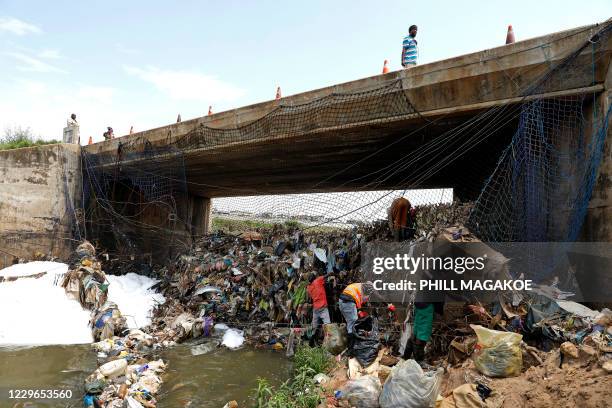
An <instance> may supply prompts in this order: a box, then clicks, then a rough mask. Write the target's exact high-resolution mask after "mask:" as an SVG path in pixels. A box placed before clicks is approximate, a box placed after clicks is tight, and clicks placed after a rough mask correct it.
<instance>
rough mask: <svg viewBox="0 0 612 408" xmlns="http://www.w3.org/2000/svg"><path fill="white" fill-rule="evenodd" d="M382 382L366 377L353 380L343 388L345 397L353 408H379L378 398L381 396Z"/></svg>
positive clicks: (372, 377) (376, 378) (370, 376)
mask: <svg viewBox="0 0 612 408" xmlns="http://www.w3.org/2000/svg"><path fill="white" fill-rule="evenodd" d="M380 390H381V386H380V380H379V379H378V377H375V376H372V375H366V376H363V377H360V378H357V379H356V380H351V381H349V382H347V383H346V385H345V386H344V387H343V390H342V392H343V394H344V395H343V397H342V398H344V399H346V400H347V401H348V402H349V404H350V405H351V407H355V408H379V407H380V405H379V404H378V397H379V395H380Z"/></svg>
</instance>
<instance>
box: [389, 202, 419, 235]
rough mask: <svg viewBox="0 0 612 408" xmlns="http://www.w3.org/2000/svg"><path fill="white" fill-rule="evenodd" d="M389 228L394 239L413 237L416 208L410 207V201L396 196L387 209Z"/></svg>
mask: <svg viewBox="0 0 612 408" xmlns="http://www.w3.org/2000/svg"><path fill="white" fill-rule="evenodd" d="M388 215H389V228H391V232H392V233H393V239H394V240H395V241H398V242H399V241H404V240H407V239H412V238H414V233H415V226H416V209H414V208H412V205H411V204H410V201H408V200H407V199H406V198H404V197H398V198H396V199H395V200H393V202H392V203H391V207H390V208H389V211H388Z"/></svg>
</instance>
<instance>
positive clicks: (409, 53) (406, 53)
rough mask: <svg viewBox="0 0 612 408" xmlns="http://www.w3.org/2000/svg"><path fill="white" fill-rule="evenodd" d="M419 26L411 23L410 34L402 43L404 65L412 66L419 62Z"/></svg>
mask: <svg viewBox="0 0 612 408" xmlns="http://www.w3.org/2000/svg"><path fill="white" fill-rule="evenodd" d="M416 35H417V26H416V25H411V26H410V28H409V29H408V35H407V36H406V37H404V42H403V44H402V67H404V68H411V67H414V66H415V65H416V64H417V57H418V54H419V50H418V48H417V40H416V38H415V37H416Z"/></svg>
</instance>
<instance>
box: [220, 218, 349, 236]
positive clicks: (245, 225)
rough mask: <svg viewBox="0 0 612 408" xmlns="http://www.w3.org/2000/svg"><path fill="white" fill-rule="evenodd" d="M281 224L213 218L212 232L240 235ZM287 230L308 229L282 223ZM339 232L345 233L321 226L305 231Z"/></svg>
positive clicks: (337, 229) (303, 225)
mask: <svg viewBox="0 0 612 408" xmlns="http://www.w3.org/2000/svg"><path fill="white" fill-rule="evenodd" d="M278 224H279V223H274V222H269V221H262V220H239V219H232V218H224V217H213V219H212V228H211V231H212V232H217V231H223V232H227V233H239V232H245V231H253V230H255V229H258V228H262V229H272V228H274V226H275V225H278ZM280 224H281V225H282V226H284V227H285V228H298V229H304V228H307V226H306V225H305V224H302V223H301V222H299V221H297V220H287V221H284V222H283V223H280ZM338 231H344V230H341V229H340V228H337V227H329V226H326V225H319V226H316V227H312V228H308V229H307V230H306V231H305V234H306V235H308V234H320V233H336V232H338Z"/></svg>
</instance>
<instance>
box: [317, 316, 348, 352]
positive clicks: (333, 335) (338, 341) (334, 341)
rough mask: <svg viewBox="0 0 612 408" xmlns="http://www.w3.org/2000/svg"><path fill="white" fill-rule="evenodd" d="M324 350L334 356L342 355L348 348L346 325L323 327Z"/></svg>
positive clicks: (332, 324) (326, 325)
mask: <svg viewBox="0 0 612 408" xmlns="http://www.w3.org/2000/svg"><path fill="white" fill-rule="evenodd" d="M323 333H324V337H323V348H324V349H325V350H327V351H329V352H330V353H332V354H340V353H341V352H342V350H344V349H345V348H346V343H347V340H346V336H347V334H346V324H344V323H342V324H337V323H330V324H324V325H323Z"/></svg>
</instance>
